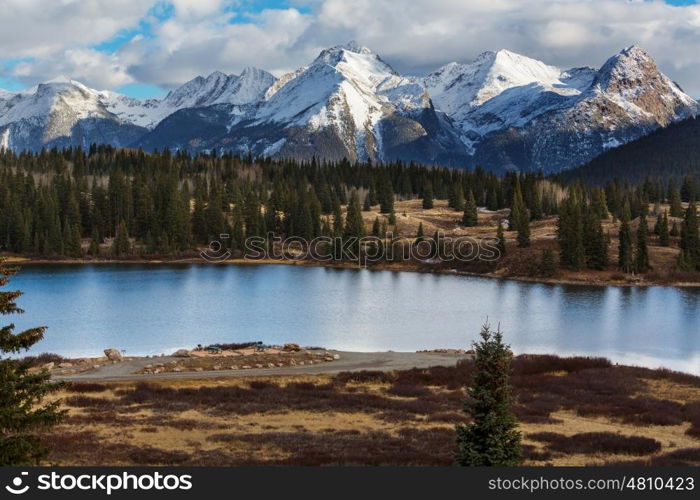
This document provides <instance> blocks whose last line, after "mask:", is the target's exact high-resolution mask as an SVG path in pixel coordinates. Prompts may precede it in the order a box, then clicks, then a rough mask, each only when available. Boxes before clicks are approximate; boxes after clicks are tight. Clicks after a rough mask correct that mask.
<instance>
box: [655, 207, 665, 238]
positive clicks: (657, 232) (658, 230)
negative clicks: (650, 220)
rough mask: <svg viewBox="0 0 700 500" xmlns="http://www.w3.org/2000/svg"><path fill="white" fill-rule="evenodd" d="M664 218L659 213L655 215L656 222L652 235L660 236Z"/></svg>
mask: <svg viewBox="0 0 700 500" xmlns="http://www.w3.org/2000/svg"><path fill="white" fill-rule="evenodd" d="M663 219H664V216H663V214H662V213H661V212H659V213H658V214H657V215H656V222H655V223H654V234H655V235H656V236H659V235H660V234H661V224H662V223H663Z"/></svg>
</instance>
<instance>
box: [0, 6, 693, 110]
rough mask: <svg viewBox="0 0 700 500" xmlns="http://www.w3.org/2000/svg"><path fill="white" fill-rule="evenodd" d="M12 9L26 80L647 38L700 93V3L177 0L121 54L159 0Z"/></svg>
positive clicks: (534, 51) (596, 53)
mask: <svg viewBox="0 0 700 500" xmlns="http://www.w3.org/2000/svg"><path fill="white" fill-rule="evenodd" d="M8 2H9V3H10V7H11V8H10V9H7V8H5V9H3V11H0V22H1V23H2V25H3V26H4V27H6V26H9V27H10V31H11V33H9V34H8V32H7V30H6V29H3V31H2V32H0V44H2V46H3V47H4V48H6V47H8V46H10V47H16V48H17V49H16V51H15V53H16V56H22V57H24V56H35V57H37V61H36V62H34V63H33V64H30V65H28V66H23V67H21V70H22V71H25V72H26V74H25V76H24V77H23V78H24V79H25V81H29V80H31V79H32V78H35V79H39V78H44V77H45V76H48V74H49V73H50V72H51V71H59V70H61V71H60V72H61V73H65V72H71V73H72V74H75V75H77V74H78V73H84V74H85V75H86V76H85V78H87V79H89V81H87V82H86V83H88V84H93V82H96V81H97V82H100V83H101V84H102V85H103V86H104V85H118V84H119V82H126V81H131V80H133V81H138V82H142V83H153V84H159V85H163V86H172V85H176V84H179V83H182V82H183V81H185V80H188V79H190V78H192V77H194V76H195V75H197V74H207V73H209V72H211V71H213V70H216V69H218V70H221V71H225V72H238V71H240V70H241V69H242V68H243V67H245V66H258V67H261V68H264V69H267V70H270V71H273V72H275V73H277V74H279V73H282V72H284V71H288V70H291V69H294V68H296V67H298V66H301V65H304V64H308V63H309V62H310V61H311V60H312V59H313V57H315V56H316V54H317V53H318V52H319V51H320V50H321V49H322V48H324V47H327V46H329V45H335V44H339V43H344V42H346V41H348V40H350V39H356V40H358V41H359V42H360V43H362V44H364V45H367V46H369V47H370V48H372V49H373V50H375V51H376V52H377V53H379V54H380V55H381V56H382V57H383V58H384V59H385V60H386V61H387V62H389V63H391V64H392V65H394V66H395V67H396V68H397V69H398V70H399V71H403V72H410V73H422V72H426V71H429V70H432V69H435V68H437V67H438V66H440V65H442V64H445V63H446V62H449V61H451V60H457V61H468V60H471V59H473V58H474V57H475V56H476V55H478V54H479V53H480V52H483V51H485V50H495V49H499V48H508V49H510V50H513V51H516V52H520V53H523V54H525V55H528V56H531V57H535V58H538V59H542V60H544V61H546V62H548V63H551V64H557V65H560V66H564V67H571V66H581V65H590V66H600V65H601V64H602V63H603V62H604V61H605V59H607V58H608V57H610V56H611V55H613V54H614V53H616V52H617V51H619V50H620V49H621V48H623V47H625V46H627V45H631V44H634V43H638V44H639V45H641V46H643V47H644V48H646V49H647V50H648V51H649V52H650V53H651V54H652V55H653V56H654V57H655V58H656V60H657V61H658V62H659V64H660V66H661V68H662V70H664V71H665V72H666V73H668V74H669V75H670V76H671V77H672V78H674V79H675V80H677V81H678V82H679V83H680V84H681V85H683V86H684V88H685V89H686V90H687V91H689V92H690V93H691V94H693V95H694V96H696V97H698V96H700V60H698V58H697V56H696V54H698V53H700V6H692V7H683V8H677V7H672V6H669V5H667V4H665V3H663V2H661V1H660V0H656V1H620V0H528V1H527V2H523V1H522V0H470V1H468V2H465V1H464V0H405V1H398V0H354V1H348V0H310V1H304V0H294V1H292V2H291V3H290V5H293V6H294V5H300V6H305V7H310V9H311V11H310V13H302V12H301V11H300V10H297V9H296V8H294V7H292V8H288V9H274V10H264V11H262V12H261V13H258V14H254V15H247V16H246V15H245V14H246V9H248V8H249V7H250V5H251V1H250V0H240V1H238V0H236V2H235V3H234V4H232V2H231V1H228V2H227V1H225V0H197V1H195V0H189V1H188V0H172V2H171V3H172V5H173V7H174V12H175V15H174V16H173V17H171V18H170V19H168V20H165V21H159V22H156V23H155V24H154V25H153V33H152V35H153V36H152V37H141V38H137V39H135V40H133V41H132V42H131V43H129V44H127V45H125V46H124V47H122V48H121V49H120V50H119V51H118V52H117V53H115V54H114V55H113V56H104V55H99V54H95V53H94V51H91V50H90V49H88V48H87V47H89V46H90V45H91V44H94V43H96V42H97V41H100V40H103V39H106V38H109V37H110V36H112V35H113V34H114V33H116V32H117V31H119V29H122V28H124V27H128V26H132V25H134V24H135V23H136V22H138V19H139V17H140V16H143V15H144V14H145V12H146V11H147V10H148V7H149V6H151V5H152V4H153V1H148V0H140V1H139V0H124V1H122V2H120V5H119V12H118V16H117V15H116V14H115V15H114V16H110V15H109V11H110V7H109V6H110V5H111V4H110V3H109V2H107V0H81V1H80V2H78V1H71V0H64V1H62V2H57V1H56V2H54V1H48V0H46V1H41V0H21V1H20V0H5V3H8ZM232 5H236V6H237V8H235V9H232V8H231V6H232ZM13 9H14V12H15V15H14V16H13V14H12V13H11V12H12V11H13ZM111 10H114V9H111ZM47 11H48V12H47ZM234 11H235V12H234ZM17 12H19V16H17ZM36 13H38V14H39V15H38V16H35V14H36ZM234 16H237V19H235V20H236V23H231V22H230V21H231V19H232V18H233V17H234ZM33 17H37V19H34V18H33ZM15 18H18V19H19V20H18V21H14V20H13V19H15ZM51 23H56V26H51ZM30 28H36V32H35V30H34V29H30ZM44 29H45V30H46V33H43V32H42V30H44ZM8 44H9V45H8ZM8 52H9V53H12V50H8ZM13 56H15V54H13ZM81 61H83V62H81ZM99 68H103V71H100V69H99ZM130 79H131V80H130Z"/></svg>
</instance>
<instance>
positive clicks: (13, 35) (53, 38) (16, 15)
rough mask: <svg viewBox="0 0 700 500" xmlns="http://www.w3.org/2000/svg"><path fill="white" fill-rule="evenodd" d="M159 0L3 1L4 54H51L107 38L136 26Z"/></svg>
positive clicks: (0, 20)
mask: <svg viewBox="0 0 700 500" xmlns="http://www.w3.org/2000/svg"><path fill="white" fill-rule="evenodd" d="M155 3H156V0H120V1H119V2H118V3H116V2H114V1H113V0H60V1H58V0H3V1H2V7H1V8H0V26H2V29H0V47H2V54H3V57H8V58H24V57H39V58H42V57H52V56H54V55H55V54H56V53H58V52H61V51H64V50H66V49H72V48H81V47H85V46H89V45H93V44H97V43H99V42H102V41H104V40H108V39H110V38H111V37H113V36H114V35H115V34H117V33H118V32H119V31H120V30H122V29H125V28H129V27H131V26H133V25H135V24H136V23H137V22H138V20H139V19H141V18H142V17H143V16H145V15H146V13H147V12H148V9H149V8H150V7H151V6H152V5H153V4H155Z"/></svg>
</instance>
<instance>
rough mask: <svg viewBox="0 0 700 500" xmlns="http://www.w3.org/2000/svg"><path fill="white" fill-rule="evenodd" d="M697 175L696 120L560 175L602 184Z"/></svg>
mask: <svg viewBox="0 0 700 500" xmlns="http://www.w3.org/2000/svg"><path fill="white" fill-rule="evenodd" d="M691 173H692V174H695V175H696V176H698V175H700V118H689V119H687V120H683V121H681V122H678V123H674V124H671V125H669V126H668V127H665V128H661V129H658V130H656V131H654V132H652V133H651V134H649V135H648V136H646V137H642V138H641V139H637V140H635V141H632V142H630V143H627V144H624V145H622V146H619V147H617V148H615V149H611V150H610V151H607V152H605V153H603V154H602V155H600V156H598V157H596V158H594V159H593V160H591V161H590V162H588V163H587V164H585V165H582V166H581V167H578V168H575V169H573V170H569V171H567V172H563V173H561V174H560V177H561V178H562V179H563V180H564V181H566V182H570V181H572V180H575V179H581V180H583V181H584V182H587V183H589V184H603V183H605V182H606V181H608V180H611V179H614V178H620V179H626V180H629V181H631V182H636V181H639V180H643V179H644V178H645V177H646V176H651V177H659V178H663V179H670V178H674V177H675V178H679V177H682V176H685V175H686V174H691Z"/></svg>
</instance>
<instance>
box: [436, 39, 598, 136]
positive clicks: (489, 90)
mask: <svg viewBox="0 0 700 500" xmlns="http://www.w3.org/2000/svg"><path fill="white" fill-rule="evenodd" d="M594 78H595V70H593V69H590V68H577V69H573V70H569V71H564V70H561V69H559V68H556V67H554V66H549V65H546V64H544V63H542V62H540V61H537V60H535V59H531V58H529V57H525V56H522V55H519V54H515V53H513V52H510V51H508V50H500V51H498V52H485V53H483V54H481V55H480V56H479V57H477V58H476V60H475V61H473V62H472V63H469V64H458V63H450V64H448V65H446V66H443V67H442V68H440V69H439V70H437V71H436V72H434V73H431V74H430V75H428V76H427V77H426V78H425V84H426V87H427V88H428V91H429V92H430V96H431V97H432V99H433V101H434V102H435V105H436V106H437V107H438V108H439V109H441V110H443V111H445V113H447V114H448V115H449V116H450V117H451V118H452V119H453V120H455V121H456V122H457V123H458V124H459V125H460V127H461V128H462V130H463V131H464V132H465V133H467V134H468V135H469V136H471V137H472V138H473V137H474V134H477V137H479V136H483V135H484V134H487V133H489V132H491V131H493V130H498V129H502V128H508V127H512V126H516V127H517V126H521V125H522V124H523V123H525V122H527V121H529V120H531V119H532V118H533V117H534V116H536V115H537V114H541V113H544V112H546V111H547V110H549V109H550V108H551V107H553V106H556V105H557V104H558V103H559V102H561V100H560V99H558V97H559V96H565V97H568V96H576V95H580V94H581V93H582V92H583V91H585V89H587V88H588V87H589V86H590V85H591V83H592V82H593V79H594ZM545 94H547V95H549V96H550V99H548V100H547V99H542V97H543V95H545ZM496 99H498V100H496Z"/></svg>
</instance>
